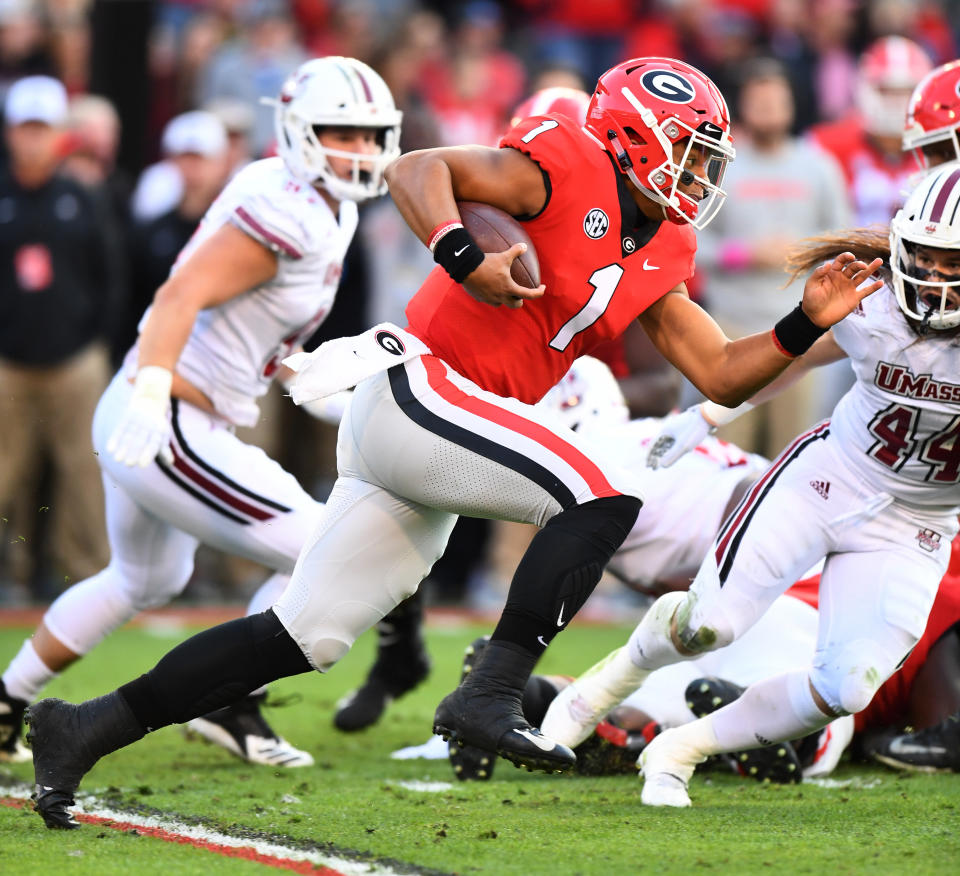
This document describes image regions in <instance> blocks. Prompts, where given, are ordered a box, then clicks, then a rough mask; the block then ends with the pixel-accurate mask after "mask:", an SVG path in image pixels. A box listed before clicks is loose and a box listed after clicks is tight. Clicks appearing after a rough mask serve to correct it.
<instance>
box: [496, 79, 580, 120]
mask: <svg viewBox="0 0 960 876" xmlns="http://www.w3.org/2000/svg"><path fill="white" fill-rule="evenodd" d="M589 105H590V95H589V94H587V92H585V91H581V90H580V89H579V88H566V87H564V86H562V85H556V86H554V87H553V88H541V89H540V90H539V91H536V92H534V93H533V94H531V95H530V97H528V98H527V99H526V100H525V101H524V102H523V103H521V104H520V106H518V107H517V108H516V109H515V110H514V111H513V116H512V118H511V119H510V127H511V128H512V127H513V126H514V125H515V124H517V122H519V121H521V120H522V119H528V118H530V116H544V115H546V114H547V113H560V114H561V115H564V116H566V117H567V118H568V119H573V121H575V122H576V123H577V124H578V125H582V124H583V123H584V121H585V120H586V118H587V107H588V106H589Z"/></svg>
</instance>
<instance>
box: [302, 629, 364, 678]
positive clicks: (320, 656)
mask: <svg viewBox="0 0 960 876" xmlns="http://www.w3.org/2000/svg"><path fill="white" fill-rule="evenodd" d="M352 644H353V642H352V641H350V642H345V641H343V640H342V639H335V638H331V637H330V636H319V637H317V638H316V639H314V640H313V641H312V642H311V643H310V653H309V654H307V659H309V661H310V663H311V665H313V666H314V667H316V668H317V669H318V670H320V672H326V671H327V670H328V669H330V668H331V667H332V666H333V665H334V664H335V663H337V662H338V661H339V660H341V659H342V658H343V656H344V655H345V654H346V653H347V651H349V650H350V647H351V645H352Z"/></svg>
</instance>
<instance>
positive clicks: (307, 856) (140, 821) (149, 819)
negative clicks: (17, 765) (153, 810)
mask: <svg viewBox="0 0 960 876" xmlns="http://www.w3.org/2000/svg"><path fill="white" fill-rule="evenodd" d="M0 797H12V798H14V799H16V800H29V799H30V792H29V791H26V790H24V789H23V788H22V787H5V786H2V785H0ZM74 808H75V810H76V811H77V812H81V813H83V814H84V815H96V816H98V817H99V818H109V819H111V820H113V821H123V822H127V823H128V824H132V825H134V826H143V827H152V828H159V829H161V830H165V831H167V832H168V833H171V834H178V835H180V836H184V837H189V838H190V839H195V840H200V841H201V842H205V843H213V844H217V845H221V846H229V847H230V848H236V849H244V848H247V849H253V850H254V851H256V852H258V853H260V854H261V855H271V856H273V857H275V858H287V859H288V860H291V861H307V862H309V863H311V864H317V865H319V866H321V867H329V868H330V869H332V870H339V871H340V872H341V873H343V874H345V876H369V874H370V873H376V874H378V876H381V874H382V876H414V874H412V873H410V872H408V871H403V870H395V869H393V868H392V867H389V866H387V865H386V864H383V863H381V862H377V861H369V862H363V861H350V860H347V859H345V858H338V857H336V856H334V855H324V854H321V853H320V852H311V851H306V850H304V849H297V848H291V847H290V846H284V845H281V844H279V843H271V842H266V841H265V840H256V839H250V838H241V837H235V836H231V835H230V834H228V833H220V832H219V831H216V830H211V829H210V828H207V827H201V826H200V825H196V824H184V823H183V822H180V821H177V820H176V819H172V818H170V819H167V818H159V817H157V816H153V815H141V814H135V813H132V812H127V811H124V810H122V809H109V808H107V807H104V806H98V805H97V798H96V797H93V796H91V795H85V796H83V798H82V799H78V801H77V805H76V807H74ZM209 851H211V852H214V853H216V850H215V849H209Z"/></svg>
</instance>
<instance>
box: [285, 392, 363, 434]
mask: <svg viewBox="0 0 960 876" xmlns="http://www.w3.org/2000/svg"><path fill="white" fill-rule="evenodd" d="M352 398H353V390H350V389H343V390H341V391H340V392H335V393H334V394H333V395H327V396H324V397H323V398H317V399H314V400H313V401H308V402H303V403H302V404H300V405H298V407H299V408H301V409H302V410H304V411H306V412H307V413H308V414H310V416H311V417H314V418H315V419H317V420H322V421H323V422H324V423H329V424H330V425H331V426H339V425H340V421H341V420H342V419H343V415H344V414H345V413H346V412H347V407H348V405H349V404H350V399H352Z"/></svg>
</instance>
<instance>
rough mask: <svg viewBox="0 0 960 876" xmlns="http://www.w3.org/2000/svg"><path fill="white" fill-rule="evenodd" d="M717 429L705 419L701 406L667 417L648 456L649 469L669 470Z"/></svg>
mask: <svg viewBox="0 0 960 876" xmlns="http://www.w3.org/2000/svg"><path fill="white" fill-rule="evenodd" d="M714 429H716V426H714V425H713V423H708V422H707V421H706V419H704V416H703V411H702V410H701V409H700V405H694V406H693V407H692V408H687V409H686V410H685V411H681V412H680V413H679V414H672V415H671V416H669V417H666V418H665V419H664V421H663V424H662V426H661V427H660V434H659V435H657V437H656V439H654V442H653V444H652V445H651V447H650V452H649V454H647V468H660V467H661V466H662V467H663V468H669V467H670V466H671V465H673V464H674V463H675V462H676V461H677V460H678V459H679V458H680V457H681V456H683V454H684V453H686V452H687V451H688V450H693V448H694V447H696V446H697V445H698V444H699V443H700V442H701V441H703V439H704V438H706V437H707V435H709V434H710V433H711V432H713V431H714Z"/></svg>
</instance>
